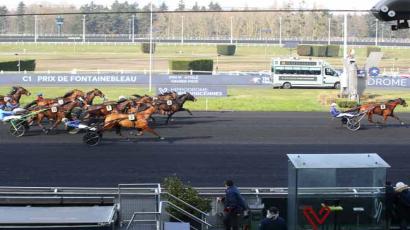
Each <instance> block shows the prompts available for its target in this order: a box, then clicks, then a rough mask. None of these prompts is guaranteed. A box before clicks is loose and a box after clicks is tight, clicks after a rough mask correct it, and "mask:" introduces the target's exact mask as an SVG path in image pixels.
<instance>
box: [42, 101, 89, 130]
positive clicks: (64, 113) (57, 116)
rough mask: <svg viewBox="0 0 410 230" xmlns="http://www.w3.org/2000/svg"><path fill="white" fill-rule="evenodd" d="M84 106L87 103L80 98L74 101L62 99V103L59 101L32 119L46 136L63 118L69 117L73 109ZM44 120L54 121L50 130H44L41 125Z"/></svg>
mask: <svg viewBox="0 0 410 230" xmlns="http://www.w3.org/2000/svg"><path fill="white" fill-rule="evenodd" d="M85 106H88V105H87V102H86V101H85V100H84V99H82V98H81V97H80V98H78V99H76V100H74V101H71V100H70V99H64V102H61V101H60V103H56V104H53V105H50V106H48V108H49V109H47V110H45V111H43V112H40V113H38V114H37V116H36V117H35V118H34V119H35V120H36V121H37V124H38V126H39V127H40V128H41V129H42V130H43V132H44V133H46V134H48V133H49V132H50V131H52V130H54V129H55V128H56V127H57V126H58V125H59V124H60V123H61V121H62V120H63V119H64V118H68V117H70V116H71V111H72V110H73V109H74V108H75V107H80V108H83V107H85ZM40 108H41V107H40ZM44 118H47V119H48V120H53V121H54V124H53V125H52V126H51V128H50V129H46V128H45V127H44V126H43V125H42V124H41V122H42V121H43V119H44Z"/></svg>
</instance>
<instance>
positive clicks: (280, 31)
mask: <svg viewBox="0 0 410 230" xmlns="http://www.w3.org/2000/svg"><path fill="white" fill-rule="evenodd" d="M279 45H282V17H279Z"/></svg>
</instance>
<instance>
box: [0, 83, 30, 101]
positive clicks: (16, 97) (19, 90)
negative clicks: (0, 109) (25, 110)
mask: <svg viewBox="0 0 410 230" xmlns="http://www.w3.org/2000/svg"><path fill="white" fill-rule="evenodd" d="M22 95H25V96H30V95H31V93H30V91H28V90H27V89H25V88H23V87H21V86H13V87H12V89H11V91H10V93H8V94H7V95H6V96H2V95H0V105H4V104H6V102H5V101H4V97H10V98H11V103H13V104H20V99H21V96H22Z"/></svg>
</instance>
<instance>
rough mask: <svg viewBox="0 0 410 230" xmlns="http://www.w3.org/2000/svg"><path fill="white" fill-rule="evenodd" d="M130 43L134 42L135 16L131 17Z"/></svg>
mask: <svg viewBox="0 0 410 230" xmlns="http://www.w3.org/2000/svg"><path fill="white" fill-rule="evenodd" d="M131 24H132V43H134V42H135V15H132V23H131Z"/></svg>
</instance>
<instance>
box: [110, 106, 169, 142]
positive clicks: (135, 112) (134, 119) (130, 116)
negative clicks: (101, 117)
mask: <svg viewBox="0 0 410 230" xmlns="http://www.w3.org/2000/svg"><path fill="white" fill-rule="evenodd" d="M156 110H157V107H156V106H155V105H153V104H145V105H143V106H140V107H139V109H137V108H136V107H133V108H131V109H130V111H129V113H127V114H124V113H112V114H109V115H108V116H107V117H106V118H105V121H104V127H103V129H102V131H105V130H111V129H113V128H116V129H117V134H119V135H120V136H121V127H124V128H130V129H137V130H138V132H139V134H141V135H142V134H143V132H149V133H152V134H153V135H155V136H157V137H158V138H160V139H161V140H163V139H164V138H163V137H161V136H160V135H159V134H158V133H157V132H156V131H155V130H153V129H152V128H151V127H149V122H148V120H149V118H150V117H151V116H152V114H154V113H155V112H156Z"/></svg>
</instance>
